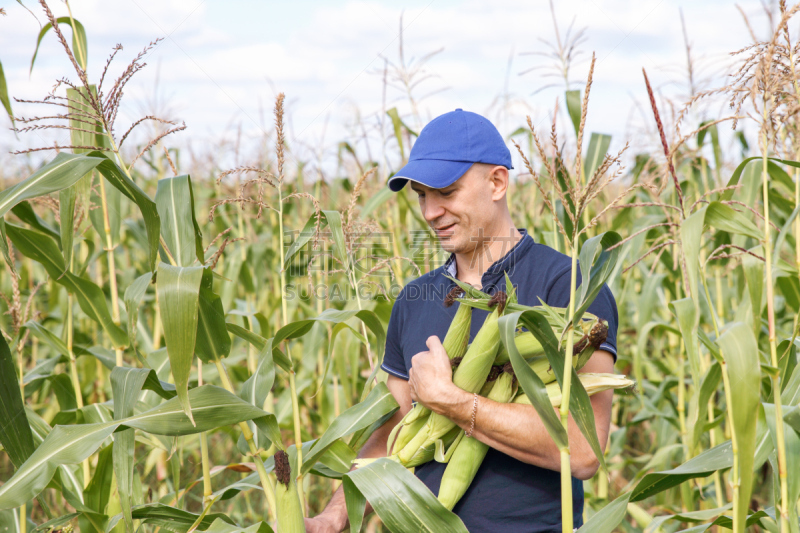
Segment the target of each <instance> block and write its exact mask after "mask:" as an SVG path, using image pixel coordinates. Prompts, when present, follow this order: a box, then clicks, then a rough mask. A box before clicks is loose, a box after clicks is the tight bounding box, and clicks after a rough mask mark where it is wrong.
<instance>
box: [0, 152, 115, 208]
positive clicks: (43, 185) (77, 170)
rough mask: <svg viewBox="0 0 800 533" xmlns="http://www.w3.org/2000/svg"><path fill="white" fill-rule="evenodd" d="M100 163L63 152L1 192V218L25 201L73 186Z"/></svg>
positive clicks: (85, 156)
mask: <svg viewBox="0 0 800 533" xmlns="http://www.w3.org/2000/svg"><path fill="white" fill-rule="evenodd" d="M100 162H101V160H100V159H98V158H97V157H91V156H88V155H73V154H68V153H65V152H61V153H60V154H58V155H56V157H55V158H54V159H53V160H52V161H51V162H50V163H47V164H46V165H44V166H43V167H42V168H40V169H39V170H37V171H36V172H34V173H33V174H32V175H31V176H29V177H27V178H25V179H24V180H22V181H21V182H19V183H17V184H16V185H13V186H11V187H9V188H8V189H5V190H4V191H2V192H0V217H2V216H5V214H6V213H8V212H9V211H10V210H11V208H12V207H14V206H15V205H17V204H18V203H20V202H22V201H23V200H27V199H29V198H35V197H37V196H43V195H45V194H50V193H52V192H56V191H60V190H61V189H65V188H67V187H69V186H71V185H72V184H74V183H75V182H77V181H78V180H79V179H81V178H82V177H83V176H85V175H86V174H87V173H88V172H90V171H91V170H92V169H93V168H95V167H97V165H99V164H100Z"/></svg>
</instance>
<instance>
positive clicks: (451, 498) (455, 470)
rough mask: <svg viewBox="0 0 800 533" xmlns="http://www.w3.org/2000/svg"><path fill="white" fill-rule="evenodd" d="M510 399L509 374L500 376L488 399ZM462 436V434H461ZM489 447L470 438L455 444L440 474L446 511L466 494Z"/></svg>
mask: <svg viewBox="0 0 800 533" xmlns="http://www.w3.org/2000/svg"><path fill="white" fill-rule="evenodd" d="M513 396H514V380H513V377H512V375H511V374H508V373H503V374H500V377H498V378H497V381H496V382H495V386H494V387H492V391H491V393H490V394H489V399H490V400H494V401H496V402H500V403H508V401H509V400H511V398H512V397H513ZM462 435H463V433H462ZM488 451H489V446H488V445H487V444H484V443H483V442H481V441H479V440H478V439H476V438H474V437H467V436H464V437H463V438H462V439H461V441H460V442H459V443H458V445H457V447H456V449H455V451H454V452H452V456H451V457H450V462H449V463H448V464H447V468H445V470H444V474H442V482H441V484H440V485H439V495H438V498H439V501H440V502H442V505H444V506H445V507H447V508H448V509H449V510H451V511H452V510H453V507H454V506H455V505H456V503H458V501H459V500H460V499H461V497H462V496H464V493H465V492H467V489H468V488H469V486H470V484H471V483H472V480H473V479H475V474H477V473H478V469H479V468H480V466H481V463H483V459H484V457H486V453H487V452H488Z"/></svg>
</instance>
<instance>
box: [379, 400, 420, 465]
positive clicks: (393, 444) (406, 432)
mask: <svg viewBox="0 0 800 533" xmlns="http://www.w3.org/2000/svg"><path fill="white" fill-rule="evenodd" d="M417 405H419V404H417ZM412 410H413V409H412ZM409 412H411V411H409ZM427 422H428V417H427V416H420V417H417V419H416V420H414V421H413V422H411V423H410V424H403V423H402V422H400V423H399V424H397V425H396V426H395V427H394V429H393V430H392V432H391V433H390V434H389V440H388V446H389V447H390V449H389V450H387V454H388V455H392V453H393V452H394V451H395V450H402V449H403V448H404V447H405V445H406V444H408V441H410V440H411V439H412V438H414V435H416V434H417V433H419V431H420V430H421V429H422V428H423V427H425V424H427ZM398 430H399V431H398ZM395 435H397V439H396V440H395Z"/></svg>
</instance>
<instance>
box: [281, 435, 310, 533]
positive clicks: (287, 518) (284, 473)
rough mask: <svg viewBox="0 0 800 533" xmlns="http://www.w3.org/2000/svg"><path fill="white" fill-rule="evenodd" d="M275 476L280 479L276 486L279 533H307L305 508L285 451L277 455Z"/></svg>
mask: <svg viewBox="0 0 800 533" xmlns="http://www.w3.org/2000/svg"><path fill="white" fill-rule="evenodd" d="M275 476H276V477H277V478H278V482H277V483H276V486H275V507H276V515H277V519H278V533H297V532H303V533H305V530H306V527H305V522H304V520H303V507H302V506H301V505H300V495H299V494H298V492H297V484H296V482H295V479H294V476H292V467H291V466H290V464H289V456H288V455H287V454H286V452H284V451H283V450H278V451H277V452H276V453H275Z"/></svg>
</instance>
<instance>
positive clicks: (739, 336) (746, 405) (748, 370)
mask: <svg viewBox="0 0 800 533" xmlns="http://www.w3.org/2000/svg"><path fill="white" fill-rule="evenodd" d="M717 345H719V347H720V351H721V352H722V356H723V357H724V358H725V361H726V362H727V364H728V365H727V366H728V378H729V381H730V386H731V389H732V390H731V401H732V406H731V411H732V413H733V420H732V421H731V422H732V423H733V432H734V433H735V434H736V442H737V444H738V446H739V479H740V483H741V485H740V487H739V493H740V499H739V502H740V505H739V508H738V509H734V512H737V513H739V517H740V519H741V521H742V522H744V520H745V519H746V518H747V509H748V508H749V506H750V493H751V491H752V487H753V474H754V472H753V470H754V469H753V463H754V460H755V449H756V424H757V422H758V406H759V401H760V386H761V367H760V366H759V356H758V344H757V343H756V339H755V337H754V336H753V331H752V329H750V328H748V327H747V326H746V325H744V324H742V323H741V322H739V323H735V324H733V325H732V326H731V327H730V328H729V329H728V330H727V331H726V332H725V333H723V334H722V335H720V337H719V339H717ZM723 371H724V370H723Z"/></svg>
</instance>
